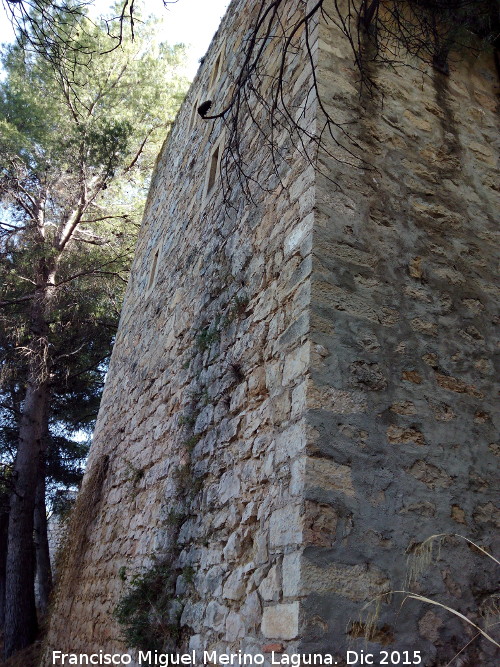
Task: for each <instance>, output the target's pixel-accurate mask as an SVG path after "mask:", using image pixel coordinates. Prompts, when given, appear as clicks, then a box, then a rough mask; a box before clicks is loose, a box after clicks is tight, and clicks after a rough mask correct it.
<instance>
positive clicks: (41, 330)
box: [4, 259, 51, 658]
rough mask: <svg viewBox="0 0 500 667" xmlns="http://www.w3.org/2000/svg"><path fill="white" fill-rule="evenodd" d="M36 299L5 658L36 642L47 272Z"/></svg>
mask: <svg viewBox="0 0 500 667" xmlns="http://www.w3.org/2000/svg"><path fill="white" fill-rule="evenodd" d="M37 269H38V272H37V281H36V282H37V285H38V294H37V296H36V297H35V299H34V300H33V304H32V310H31V314H30V315H31V317H30V319H31V327H30V328H31V335H32V342H31V345H30V348H29V350H28V353H29V355H30V356H29V359H30V373H29V379H28V384H27V389H26V395H25V398H24V402H23V406H22V411H21V419H20V424H19V442H18V448H17V454H16V460H15V463H14V473H13V490H12V493H11V496H10V512H9V528H8V542H7V566H6V586H5V629H4V653H5V658H9V657H10V656H11V655H12V654H13V653H14V652H15V651H18V650H20V649H23V648H25V647H26V646H29V645H30V644H31V643H32V642H33V641H34V640H35V638H36V634H37V629H38V623H37V616H36V607H35V545H34V541H33V530H34V514H35V500H36V489H37V481H38V473H39V466H40V457H41V456H42V455H43V450H44V447H43V440H44V435H45V425H46V415H47V407H48V397H49V387H48V382H49V374H50V356H49V346H48V340H47V336H48V325H47V319H46V315H47V312H48V309H49V304H50V298H51V287H50V284H48V277H49V272H48V271H47V268H46V264H45V261H44V260H43V259H42V260H41V261H40V263H39V266H38V267H37Z"/></svg>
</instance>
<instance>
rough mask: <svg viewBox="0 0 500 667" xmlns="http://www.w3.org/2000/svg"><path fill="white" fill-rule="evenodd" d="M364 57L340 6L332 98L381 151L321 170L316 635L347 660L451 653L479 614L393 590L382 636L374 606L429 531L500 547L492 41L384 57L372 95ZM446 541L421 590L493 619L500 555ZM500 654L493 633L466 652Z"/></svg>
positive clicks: (307, 638)
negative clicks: (440, 61)
mask: <svg viewBox="0 0 500 667" xmlns="http://www.w3.org/2000/svg"><path fill="white" fill-rule="evenodd" d="M329 11H330V12H332V13H333V12H334V9H333V7H330V10H329ZM452 63H453V58H452ZM409 64H410V65H411V64H414V63H411V62H410V63H409ZM356 75H357V73H356V70H355V69H354V67H353V64H352V55H351V53H350V52H349V47H348V45H347V44H346V43H345V41H342V40H341V38H340V37H339V35H338V33H336V31H335V29H334V28H333V27H332V26H331V24H329V25H325V24H323V25H322V26H321V32H320V54H319V64H318V77H319V79H320V81H321V82H322V84H323V87H322V92H323V94H324V98H325V100H326V101H327V103H328V107H327V109H328V110H329V111H330V112H331V113H332V116H333V117H334V118H336V119H337V120H339V121H340V122H346V123H348V125H346V126H345V127H348V128H351V129H350V130H349V131H350V132H351V136H352V139H353V140H354V141H355V142H357V144H358V146H359V150H357V151H356V150H355V152H356V154H357V155H358V156H359V157H360V158H362V159H364V160H365V161H366V162H368V163H369V166H367V168H364V167H363V166H362V165H361V168H347V167H346V166H345V165H344V164H341V163H340V164H339V163H338V162H336V161H335V160H334V159H333V158H332V156H334V157H337V158H340V159H341V160H342V159H344V160H348V159H349V160H350V161H351V162H352V158H351V157H349V156H346V155H345V154H344V155H343V154H342V152H341V150H339V147H338V145H337V143H335V142H334V141H330V143H329V144H328V146H327V149H326V150H325V152H324V154H323V156H322V158H321V161H320V163H321V164H322V166H323V169H322V173H319V174H318V179H317V202H316V214H315V222H314V233H313V271H312V277H311V293H312V297H311V345H312V357H311V384H310V386H309V388H308V394H307V396H308V400H307V405H308V408H309V411H308V415H307V423H308V458H307V463H306V477H305V499H306V509H305V511H306V527H307V529H308V531H307V530H306V533H305V535H304V544H305V551H304V564H303V571H302V585H303V589H302V591H303V593H304V595H305V598H304V601H303V613H304V621H303V622H304V625H303V627H302V630H301V638H302V641H303V644H302V650H307V651H311V650H312V651H321V650H325V649H327V648H328V650H332V649H334V650H335V649H336V651H337V654H338V655H339V664H343V663H341V658H342V656H343V655H344V656H345V651H346V650H348V649H349V648H351V650H357V651H361V650H362V649H363V650H365V652H369V651H375V652H376V655H377V654H378V653H379V651H380V650H381V649H382V650H383V649H385V650H388V651H389V652H390V651H393V650H399V651H400V655H401V656H403V651H405V650H408V651H410V655H412V652H413V650H421V655H422V656H423V662H424V664H426V665H445V664H447V663H448V662H449V661H450V660H452V658H453V657H454V656H455V655H456V654H457V653H458V652H459V651H461V649H463V648H464V647H465V645H466V644H467V643H468V642H469V641H470V640H471V639H472V638H473V637H474V635H475V634H476V632H475V631H474V630H473V628H470V627H469V628H467V626H466V624H465V623H463V622H460V621H459V620H458V619H457V618H456V617H453V615H452V614H451V613H450V612H448V611H445V610H444V609H439V608H438V607H436V606H433V605H431V604H421V603H418V602H416V601H411V600H409V601H407V602H406V603H405V604H404V606H403V607H402V608H401V609H400V608H399V607H400V604H401V601H402V596H395V598H394V599H393V601H392V604H388V603H386V602H384V604H382V607H381V609H380V615H379V618H378V621H377V624H376V628H375V631H374V634H373V635H372V638H373V639H374V640H376V643H375V642H372V643H370V642H369V643H368V645H367V644H366V643H365V641H364V638H363V639H356V635H362V634H363V632H365V631H366V630H367V628H366V625H365V626H364V627H363V623H366V622H367V616H368V614H367V613H366V612H363V613H360V610H361V608H362V607H363V605H364V604H366V603H367V602H369V601H370V600H373V599H374V598H375V597H376V596H377V595H380V594H381V593H384V592H386V591H389V590H392V591H395V590H401V589H403V588H405V587H406V588H407V587H408V584H407V583H406V584H405V576H406V569H407V568H406V566H407V563H406V556H407V554H410V555H411V553H412V551H413V550H414V549H415V547H416V546H417V545H418V544H420V543H421V542H423V541H424V540H425V539H426V538H428V537H430V536H432V535H436V534H441V533H450V534H460V535H464V536H466V537H468V538H470V539H472V540H474V541H475V542H476V543H477V544H480V545H482V546H483V547H485V548H486V549H487V550H488V551H490V553H498V544H495V541H494V536H495V533H496V530H497V529H498V526H499V521H500V514H499V512H498V508H497V506H496V505H495V502H496V500H498V498H497V499H496V500H495V496H496V495H497V492H498V485H497V481H496V480H497V475H498V444H497V440H496V438H497V437H498V436H497V434H498V409H497V407H496V400H497V399H496V396H497V391H498V386H497V383H496V375H495V366H494V361H495V357H496V354H497V343H498V338H497V334H498V283H496V278H495V266H496V262H497V257H498V254H497V248H498V245H497V243H496V242H495V239H496V238H497V234H498V220H499V210H500V209H499V203H500V202H499V189H498V183H499V182H500V174H499V170H498V147H499V135H498V129H499V123H498V115H497V100H498V92H499V87H498V83H499V82H498V77H497V73H496V71H495V68H494V65H493V63H492V61H491V60H490V59H489V58H487V57H483V58H482V59H481V58H480V59H476V58H474V59H472V58H471V59H470V60H469V61H466V62H461V63H458V62H455V63H454V64H452V67H451V73H450V77H446V76H443V75H442V74H439V73H437V72H434V71H433V70H432V69H431V68H429V69H428V70H427V71H425V72H424V73H423V74H422V73H419V72H418V71H415V70H414V69H411V68H409V67H402V68H399V69H397V70H396V71H391V70H389V69H388V68H380V69H379V70H377V69H373V70H372V72H371V75H372V76H373V78H374V80H375V81H376V83H377V85H378V87H379V91H378V98H377V95H376V97H375V99H374V100H372V99H364V98H363V97H362V98H361V99H360V96H359V90H358V89H356V86H355V85H354V83H353V82H354V81H355V80H356ZM382 96H383V101H382V99H381V98H382ZM335 138H336V140H338V141H339V142H340V143H343V144H344V145H345V140H344V139H343V136H342V133H341V132H340V131H337V133H336V135H335ZM328 152H329V153H330V155H328ZM332 181H333V182H332ZM434 554H435V558H436V560H435V562H433V563H432V564H429V565H428V566H427V567H426V568H424V573H423V574H422V576H420V577H419V578H418V582H417V584H416V585H414V586H415V587H414V589H413V590H416V591H418V592H420V593H421V594H422V595H425V596H428V597H430V598H432V599H434V600H436V601H439V602H441V603H442V604H445V605H449V606H450V607H451V608H453V609H456V610H458V611H460V612H462V613H463V614H465V615H467V616H468V617H469V618H470V619H471V620H473V621H474V622H478V621H479V622H480V619H481V617H484V616H485V615H487V608H488V605H490V606H491V604H492V600H491V598H489V595H490V594H491V593H493V591H494V590H495V584H494V580H495V565H494V563H493V562H491V561H489V559H488V558H486V557H484V556H482V555H481V554H479V553H478V552H477V551H475V550H474V549H473V548H470V545H467V543H466V542H465V541H464V540H461V539H460V538H456V539H449V540H445V541H444V543H443V545H442V547H441V551H440V555H439V557H437V554H438V548H437V546H436V549H435V552H434ZM488 598H489V599H488ZM374 608H375V606H374V605H372V606H371V607H370V609H371V611H374ZM349 621H350V622H349ZM356 623H361V625H357V626H356ZM346 628H347V630H348V633H347V637H346ZM491 629H492V630H493V626H492V628H491ZM349 640H350V644H349ZM401 659H403V658H401ZM497 659H498V655H497V654H496V653H495V651H494V650H493V647H492V645H491V644H490V643H489V642H488V641H484V642H481V641H480V640H478V639H476V640H475V641H474V642H472V644H471V645H470V646H469V647H468V649H466V650H465V651H464V652H463V653H462V654H461V656H460V660H463V661H465V664H471V665H472V664H474V665H493V664H495V662H496V660H497ZM457 664H458V663H457Z"/></svg>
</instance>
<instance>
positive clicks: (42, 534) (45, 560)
mask: <svg viewBox="0 0 500 667" xmlns="http://www.w3.org/2000/svg"><path fill="white" fill-rule="evenodd" d="M44 453H45V452H44ZM35 551H36V579H37V590H38V605H39V608H40V612H41V613H42V614H43V615H45V614H46V612H47V607H48V604H49V597H50V592H51V590H52V569H51V565H50V552H49V540H48V531H47V509H46V506H45V456H44V455H42V456H41V458H40V466H39V474H38V484H37V487H36V504H35Z"/></svg>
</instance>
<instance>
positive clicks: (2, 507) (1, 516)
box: [0, 493, 9, 628]
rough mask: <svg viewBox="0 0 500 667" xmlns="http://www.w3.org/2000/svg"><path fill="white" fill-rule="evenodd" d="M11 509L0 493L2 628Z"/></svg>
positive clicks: (5, 498)
mask: <svg viewBox="0 0 500 667" xmlns="http://www.w3.org/2000/svg"><path fill="white" fill-rule="evenodd" d="M8 525H9V508H8V496H7V494H4V493H0V628H3V626H4V623H5V565H6V560H7V529H8Z"/></svg>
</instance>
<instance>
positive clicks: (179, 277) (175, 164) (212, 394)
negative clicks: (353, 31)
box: [47, 1, 315, 664]
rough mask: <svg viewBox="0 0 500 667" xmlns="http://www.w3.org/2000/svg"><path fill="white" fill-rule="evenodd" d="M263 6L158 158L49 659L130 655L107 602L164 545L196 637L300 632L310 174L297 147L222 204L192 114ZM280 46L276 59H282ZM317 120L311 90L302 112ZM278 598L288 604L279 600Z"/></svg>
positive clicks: (300, 89)
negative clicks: (65, 654) (58, 654)
mask: <svg viewBox="0 0 500 667" xmlns="http://www.w3.org/2000/svg"><path fill="white" fill-rule="evenodd" d="M298 5H301V3H299V2H290V3H289V7H288V10H289V13H290V15H291V14H293V13H294V12H295V11H296V10H297V6H298ZM256 9H257V7H256V6H253V3H248V2H245V1H241V2H235V3H233V4H232V5H231V8H230V10H229V13H228V15H227V16H226V18H225V20H224V22H223V24H222V27H221V29H220V30H219V32H218V33H217V35H216V37H215V38H214V42H213V44H212V46H211V49H210V51H209V53H208V55H207V57H206V59H205V62H204V64H203V66H202V68H201V70H200V72H199V74H198V76H197V79H196V80H195V82H194V84H193V86H192V88H191V90H190V92H189V94H188V96H187V99H186V101H185V103H184V105H183V107H182V109H181V112H180V114H179V117H178V119H177V121H176V124H175V127H174V128H173V130H172V133H171V135H170V137H169V139H168V141H167V143H166V146H165V147H164V150H163V151H162V153H161V155H160V157H159V160H158V164H157V168H156V172H155V175H154V179H153V183H152V186H151V191H150V193H149V198H148V203H147V207H146V212H145V215H144V222H143V225H142V229H141V234H140V239H139V242H138V246H137V250H136V256H135V260H134V264H133V268H132V275H131V279H130V283H129V286H128V290H127V294H126V298H125V303H124V306H123V312H122V316H121V322H120V326H119V332H118V335H117V338H116V343H115V346H114V351H113V356H112V360H111V364H110V369H109V373H108V377H107V381H106V387H105V391H104V396H103V399H102V404H101V409H100V413H99V418H98V422H97V426H96V430H95V436H94V442H93V445H92V451H91V455H90V461H89V466H88V472H87V475H86V478H85V481H84V485H83V491H82V494H81V496H82V497H83V498H84V501H82V502H81V503H80V504H81V508H80V509H78V508H77V515H78V516H80V514H82V513H83V514H85V519H84V520H85V521H87V523H88V527H86V528H85V531H84V533H85V534H84V536H83V537H81V539H80V542H79V545H80V546H79V548H78V549H77V551H78V553H77V554H73V556H70V557H69V558H68V562H69V566H68V568H67V570H68V571H69V572H70V575H68V576H67V577H66V579H63V581H62V584H61V586H60V587H59V592H58V599H57V601H56V605H55V610H54V613H53V615H52V620H51V631H50V633H49V642H48V649H47V650H48V653H47V661H48V662H49V664H50V654H49V652H50V650H51V649H57V650H62V651H72V652H77V653H78V652H92V651H97V650H104V651H107V652H113V651H120V650H121V651H124V650H125V649H126V647H125V645H124V644H123V642H122V641H120V629H119V627H118V625H117V623H116V622H115V620H114V619H113V616H112V612H113V609H114V608H115V606H116V604H117V602H118V600H119V598H120V597H121V595H123V593H124V592H125V591H126V590H127V587H128V585H129V582H130V578H131V577H132V576H133V575H134V574H136V573H138V572H141V571H142V569H143V568H144V567H148V566H149V565H151V564H153V563H154V559H155V558H157V559H159V560H160V561H161V560H166V561H167V563H168V565H169V567H171V568H172V570H173V571H174V572H175V573H176V575H177V577H178V578H177V583H176V586H175V590H174V594H176V595H177V596H178V597H179V603H176V604H177V607H176V608H175V609H174V611H176V612H177V611H178V612H179V613H180V615H181V618H180V625H181V627H183V628H185V636H186V639H185V643H184V646H185V648H186V649H187V647H189V648H195V649H201V648H211V649H212V650H218V651H221V652H224V651H227V650H230V649H234V648H245V649H247V650H249V651H260V650H261V648H262V644H263V635H262V631H261V626H262V624H264V633H265V634H266V633H267V635H269V636H274V635H275V634H276V633H278V634H279V633H280V632H281V629H282V625H283V622H285V625H286V626H287V630H286V635H287V639H294V640H295V639H296V637H297V636H298V602H297V582H298V567H299V561H298V558H297V554H298V550H299V548H300V544H301V541H302V534H301V506H302V496H303V477H302V466H301V453H302V450H303V449H304V447H305V420H304V409H305V393H304V389H305V378H306V373H307V369H308V367H309V342H308V339H307V333H308V331H309V312H308V307H309V303H310V287H309V282H308V278H309V275H310V272H311V238H312V228H313V217H312V212H313V205H314V170H313V169H312V168H310V167H309V168H308V165H307V164H306V163H305V162H304V160H303V159H302V158H301V156H300V154H299V153H298V151H296V150H295V149H293V148H289V147H288V148H287V150H289V151H290V153H289V155H288V163H289V166H287V165H286V164H284V165H282V168H281V172H280V174H281V175H280V177H277V176H276V175H275V176H272V177H271V178H269V177H266V181H265V187H266V189H267V192H264V191H263V190H261V189H257V190H256V192H255V197H254V202H253V203H249V202H247V201H246V200H245V199H244V197H243V196H242V193H241V190H240V189H239V185H238V183H236V182H233V186H234V188H233V192H232V195H231V203H230V205H229V206H227V207H225V206H224V205H223V196H224V194H225V193H224V192H223V188H222V187H221V184H220V177H219V176H217V181H216V184H215V185H214V187H213V189H212V191H211V192H210V193H209V194H207V187H208V180H209V178H210V175H209V172H210V166H211V164H212V162H213V160H212V156H213V155H214V151H215V150H216V147H217V145H218V142H219V140H220V139H221V137H222V136H223V135H222V125H221V123H220V121H219V122H215V123H212V122H207V121H202V120H201V119H200V118H199V117H198V115H197V114H196V107H197V106H198V105H199V104H200V102H202V101H204V100H205V99H215V100H216V102H215V103H214V108H213V109H212V111H213V112H216V111H218V110H219V108H222V105H223V103H224V102H225V99H226V91H227V90H228V88H229V86H230V84H231V81H230V76H231V73H234V72H235V71H237V66H236V59H237V58H238V57H241V55H239V53H240V51H241V47H240V45H241V41H242V39H243V37H244V35H245V33H246V32H247V30H248V26H249V25H250V21H251V20H252V19H254V18H255V16H254V14H255V10H256ZM303 9H304V8H303V7H302V8H301V11H303ZM274 48H275V47H274V46H273V44H271V46H270V48H269V49H268V52H267V53H266V61H268V62H273V61H275V63H276V67H277V66H278V57H277V54H276V53H274V52H273V49H274ZM221 49H222V59H221V61H220V62H221V67H220V72H221V74H220V77H219V79H218V80H217V82H216V84H215V85H214V86H211V85H210V81H211V79H212V77H213V72H214V67H215V63H216V61H217V59H218V58H219V54H220V52H221ZM300 73H301V66H300V60H299V59H296V63H295V65H294V66H293V67H292V68H291V69H290V70H289V83H290V85H289V87H288V89H287V95H289V96H290V99H291V98H292V96H293V98H294V99H295V100H297V101H298V102H297V103H299V104H300V101H301V98H303V97H305V95H306V93H307V90H308V84H307V81H306V80H304V79H302V80H298V76H299V74H300ZM314 118H315V108H314V100H312V102H311V103H310V104H309V106H308V109H307V111H306V115H305V116H304V119H305V122H307V123H308V124H309V125H310V127H313V124H314ZM249 123H250V126H251V121H249ZM286 138H287V137H286V136H285V137H284V140H286ZM249 150H250V152H249V153H247V154H246V156H245V159H246V160H247V161H248V163H249V169H250V171H251V172H252V173H253V174H257V173H259V171H262V173H264V174H269V173H271V172H272V168H271V165H270V160H271V157H270V155H269V154H268V152H267V151H266V150H265V149H263V148H262V147H260V148H259V146H258V144H257V146H255V145H253V146H252V147H251V148H250V149H249ZM252 151H253V152H252ZM155 256H156V259H155ZM106 457H107V458H106ZM96 470H97V471H101V473H99V474H97V473H94V472H93V471H96ZM94 478H95V479H97V481H98V483H97V482H95V481H94ZM101 478H102V479H101ZM91 487H92V493H90V501H88V499H87V497H88V496H89V493H88V492H86V489H88V488H91ZM97 487H99V488H98V489H97V492H95V491H94V489H95V488H97ZM88 505H91V506H92V508H93V509H92V512H91V513H90V514H91V515H90V519H89V513H88V511H87V510H86V508H85V506H88ZM73 541H74V538H73ZM282 571H283V573H282ZM188 572H189V575H188V574H187V573H188ZM192 573H194V576H193V574H192ZM125 577H127V581H123V578H125ZM282 580H284V582H285V584H284V588H283V585H282ZM278 601H280V602H281V603H283V604H284V605H285V607H283V608H281V612H283V613H284V614H285V616H283V613H280V614H276V613H273V610H274V607H275V605H276V603H277V602H278ZM266 607H269V609H268V610H267V611H266V609H265V608H266ZM283 619H285V620H284V621H283ZM280 623H281V625H280ZM266 627H267V630H266ZM264 642H265V639H264ZM291 646H292V647H293V644H292V645H291Z"/></svg>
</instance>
